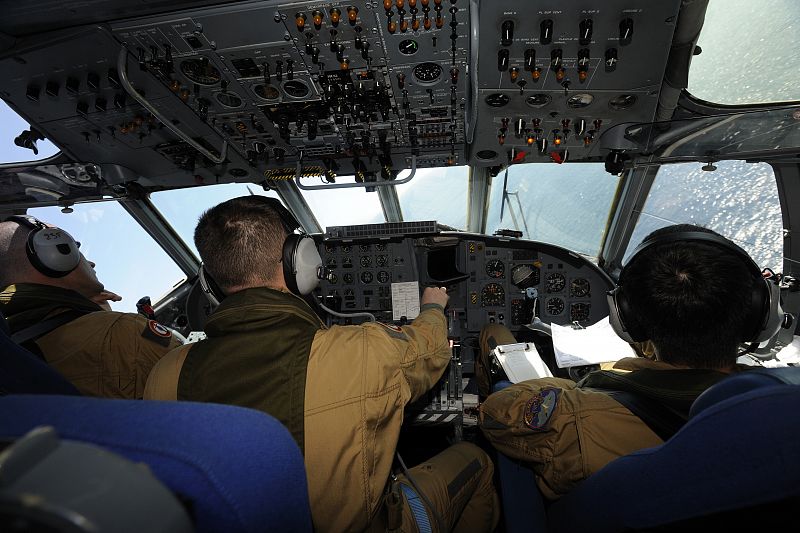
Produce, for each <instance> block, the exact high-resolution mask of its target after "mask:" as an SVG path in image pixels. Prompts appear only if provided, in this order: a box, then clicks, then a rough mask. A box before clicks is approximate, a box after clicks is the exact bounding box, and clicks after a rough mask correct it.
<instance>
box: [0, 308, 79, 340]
mask: <svg viewBox="0 0 800 533" xmlns="http://www.w3.org/2000/svg"><path fill="white" fill-rule="evenodd" d="M91 312H92V311H88V312H87V311H76V310H71V311H65V312H64V313H59V314H58V315H56V316H54V317H53V318H48V319H47V320H44V321H42V322H38V323H36V324H34V325H32V326H28V327H27V328H24V329H21V330H19V331H17V332H16V333H13V334H12V335H11V340H12V341H14V342H16V343H17V344H25V343H26V342H30V341H36V340H37V339H39V338H41V337H44V336H45V335H47V334H48V333H50V332H51V331H54V330H56V329H58V328H60V327H61V326H63V325H64V324H67V323H68V322H72V321H73V320H75V319H77V318H80V317H82V316H84V315H88V314H89V313H91Z"/></svg>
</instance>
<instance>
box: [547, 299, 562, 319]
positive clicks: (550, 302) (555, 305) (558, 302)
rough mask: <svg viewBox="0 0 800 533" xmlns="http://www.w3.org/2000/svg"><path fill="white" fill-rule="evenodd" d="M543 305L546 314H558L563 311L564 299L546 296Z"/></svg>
mask: <svg viewBox="0 0 800 533" xmlns="http://www.w3.org/2000/svg"><path fill="white" fill-rule="evenodd" d="M545 305H546V309H547V314H548V315H560V314H561V313H563V312H564V300H562V299H561V298H548V299H547V303H546V304H545Z"/></svg>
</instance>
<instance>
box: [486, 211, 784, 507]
mask: <svg viewBox="0 0 800 533" xmlns="http://www.w3.org/2000/svg"><path fill="white" fill-rule="evenodd" d="M779 300H780V297H779V290H778V288H777V285H776V284H774V283H772V282H769V281H766V280H765V279H763V278H762V276H761V272H760V270H759V268H758V267H757V266H756V264H755V263H754V262H753V260H752V259H750V257H749V256H748V255H747V253H746V252H745V251H744V250H742V249H741V248H739V247H738V246H736V245H735V244H733V243H732V242H730V241H729V240H728V239H725V238H724V237H722V236H720V235H718V234H716V233H714V232H712V231H710V230H708V229H705V228H701V227H697V226H692V225H677V226H670V227H667V228H663V229H660V230H658V231H655V232H653V233H651V234H650V235H649V236H648V237H647V238H645V239H644V241H642V243H641V244H640V245H639V247H638V248H637V249H636V250H635V252H634V254H633V255H632V257H631V259H630V260H629V261H628V263H627V264H626V266H625V267H624V268H623V270H622V272H621V274H620V277H619V287H618V288H617V289H616V290H615V291H613V292H612V293H610V294H609V307H610V308H611V311H610V321H611V325H612V326H613V327H614V330H615V331H616V332H617V334H618V335H619V336H620V337H622V338H623V339H624V340H626V341H628V342H642V341H646V340H650V341H651V342H652V346H653V348H654V349H655V354H654V355H655V356H654V359H653V360H651V359H648V358H644V357H638V358H637V357H633V358H625V359H622V360H620V361H618V362H617V363H615V364H614V365H613V367H611V368H610V369H609V370H599V371H596V372H592V373H590V374H588V375H587V376H586V377H585V378H584V379H582V380H581V381H580V382H578V383H574V382H572V381H570V380H567V379H560V378H542V379H535V380H530V381H525V382H522V383H518V384H516V385H512V386H510V387H508V388H506V389H503V390H501V391H499V392H496V393H494V394H492V395H491V396H489V398H488V399H487V400H486V401H485V402H484V403H483V404H482V405H481V409H480V424H481V429H482V430H483V432H484V433H485V434H486V436H487V437H488V438H489V440H490V441H491V442H492V444H493V445H494V446H495V447H496V448H497V449H498V450H499V451H501V452H502V453H504V454H506V455H508V456H510V457H512V458H515V459H519V460H522V461H525V462H527V463H529V464H530V465H531V467H532V468H533V470H534V471H535V473H536V480H537V484H538V486H539V488H540V489H541V491H542V494H543V495H544V496H545V497H546V498H549V499H556V498H558V497H560V496H563V495H564V494H566V493H568V492H569V491H570V490H571V489H572V488H573V487H574V486H575V485H576V484H577V483H578V482H579V481H581V480H583V479H585V478H587V477H588V476H590V475H591V474H592V473H594V472H597V471H598V470H599V469H601V468H602V467H603V466H605V465H606V464H607V463H609V462H610V461H612V460H613V459H615V458H617V457H620V456H622V455H626V454H628V453H630V452H633V451H635V450H639V449H642V448H646V447H651V446H656V445H658V444H661V443H662V442H663V440H662V437H664V438H668V436H669V434H670V433H674V431H676V430H677V429H678V428H679V427H680V425H682V423H684V422H685V421H686V419H687V418H688V412H689V408H690V407H691V405H692V402H693V401H694V400H695V399H696V398H697V396H698V395H699V394H700V393H702V392H703V391H704V390H706V389H707V388H708V387H710V386H711V385H713V384H714V383H716V382H717V381H719V380H721V379H722V378H724V377H725V376H726V375H728V374H729V373H731V372H737V371H739V369H740V368H739V367H738V366H737V364H736V360H737V357H738V355H739V354H738V348H739V345H740V343H742V342H756V341H759V342H760V341H763V340H766V339H769V338H771V337H772V336H773V335H774V334H775V333H776V332H777V330H778V329H779V328H780V324H781V320H782V318H783V312H782V310H781V309H780V302H779ZM513 342H515V341H514V338H513V336H512V335H511V333H510V332H509V331H508V330H506V329H505V328H503V327H502V326H496V325H492V326H490V327H487V328H486V329H485V330H484V331H483V332H482V335H481V344H482V357H483V365H484V366H485V364H486V361H487V355H486V354H488V352H489V350H490V347H493V346H495V345H497V344H508V343H513ZM482 376H483V379H482V381H483V382H484V387H485V383H486V371H485V370H484V372H483V374H482ZM484 392H485V391H484ZM620 393H621V394H620ZM615 395H616V399H615ZM629 407H630V409H629ZM632 411H634V412H637V414H639V415H641V418H640V417H639V416H636V415H635V414H634V412H632ZM670 425H672V426H673V428H672V429H671V431H666V432H665V431H664V430H665V429H668V428H669V426H670ZM659 434H660V435H661V436H659Z"/></svg>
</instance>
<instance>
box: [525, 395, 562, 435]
mask: <svg viewBox="0 0 800 533" xmlns="http://www.w3.org/2000/svg"><path fill="white" fill-rule="evenodd" d="M558 393H559V390H558V389H543V390H541V391H539V394H536V395H534V396H533V398H531V399H530V400H528V403H526V404H525V413H524V415H523V418H524V420H525V425H526V426H528V427H529V428H530V429H532V430H534V431H543V430H545V429H547V423H548V422H550V417H551V416H553V413H554V412H555V410H556V405H557V404H558Z"/></svg>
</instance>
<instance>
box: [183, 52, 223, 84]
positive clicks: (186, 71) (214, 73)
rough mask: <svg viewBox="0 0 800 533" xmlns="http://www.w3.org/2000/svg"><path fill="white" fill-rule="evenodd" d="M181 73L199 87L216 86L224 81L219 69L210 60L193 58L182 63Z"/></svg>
mask: <svg viewBox="0 0 800 533" xmlns="http://www.w3.org/2000/svg"><path fill="white" fill-rule="evenodd" d="M180 68H181V73H183V75H184V76H186V77H187V78H189V79H190V80H192V81H193V82H195V83H196V84H198V85H216V84H218V83H219V81H220V80H221V79H222V76H221V75H220V73H219V70H218V69H217V67H215V66H214V65H212V64H211V62H210V61H209V60H208V58H205V57H201V58H192V59H185V60H184V61H181V67H180Z"/></svg>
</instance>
